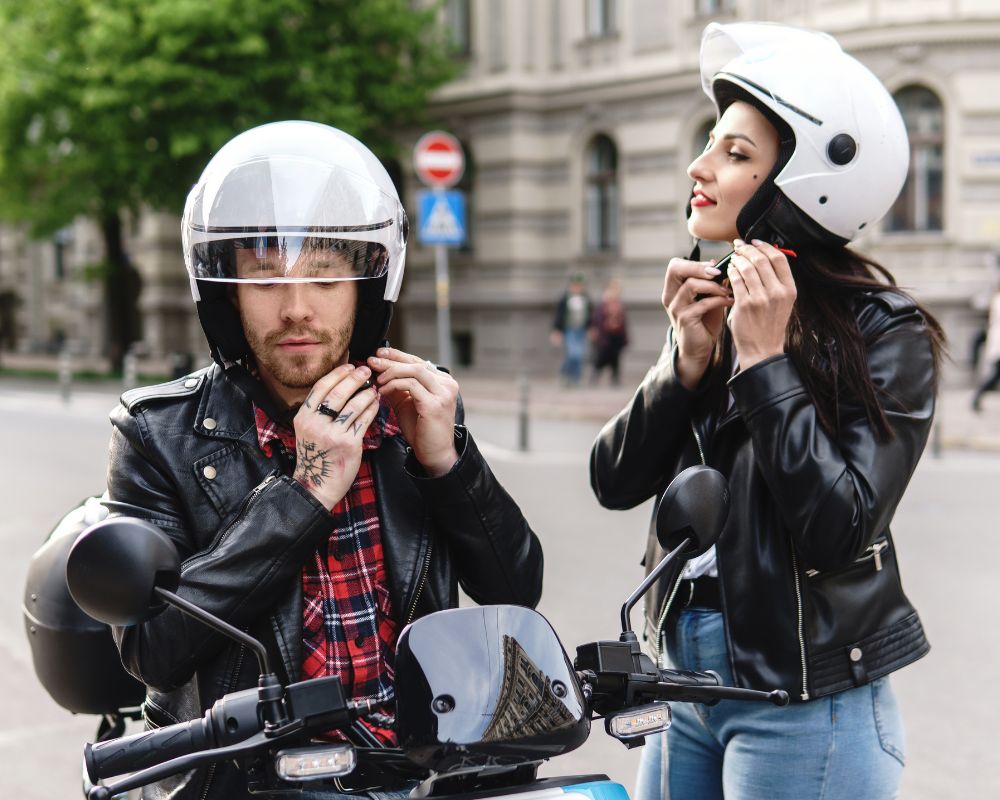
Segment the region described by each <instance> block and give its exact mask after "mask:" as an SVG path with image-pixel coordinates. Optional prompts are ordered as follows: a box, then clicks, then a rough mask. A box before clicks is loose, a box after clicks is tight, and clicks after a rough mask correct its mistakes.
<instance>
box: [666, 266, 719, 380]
mask: <svg viewBox="0 0 1000 800" xmlns="http://www.w3.org/2000/svg"><path fill="white" fill-rule="evenodd" d="M714 264H715V262H714V261H687V260H686V259H683V258H672V259H670V263H669V264H668V265H667V274H666V276H665V277H664V280H663V307H664V308H665V309H666V310H667V316H668V317H670V324H671V325H672V326H673V329H674V339H675V340H676V342H677V377H678V378H679V379H680V382H681V383H682V384H683V385H684V387H685V388H687V389H694V388H695V387H696V386H697V385H698V383H699V381H701V378H702V376H703V375H704V374H705V370H706V369H708V363H709V361H710V360H711V358H712V350H713V348H714V347H715V342H716V340H717V339H718V338H719V336H720V335H721V334H722V328H723V326H724V325H725V324H726V309H727V308H729V307H730V306H731V305H732V304H733V301H732V298H731V296H730V292H729V290H728V289H727V288H725V287H724V286H720V285H719V284H717V283H715V282H714V281H713V280H712V278H713V277H715V276H716V275H718V274H719V270H717V269H716V268H715V266H714Z"/></svg>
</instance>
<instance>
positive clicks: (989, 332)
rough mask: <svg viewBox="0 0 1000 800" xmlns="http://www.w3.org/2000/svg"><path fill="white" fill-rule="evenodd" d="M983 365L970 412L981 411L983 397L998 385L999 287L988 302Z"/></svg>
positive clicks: (999, 345)
mask: <svg viewBox="0 0 1000 800" xmlns="http://www.w3.org/2000/svg"><path fill="white" fill-rule="evenodd" d="M982 361H983V364H984V369H983V374H984V376H985V377H984V379H983V382H982V383H980V384H979V386H978V387H976V391H975V394H973V395H972V410H973V411H975V412H977V413H978V412H979V411H982V400H983V395H984V394H986V393H987V392H992V391H995V390H996V388H997V386H998V385H1000V286H997V288H996V290H995V291H994V292H993V299H992V300H991V301H990V314H989V322H988V323H987V326H986V341H985V343H984V344H983V349H982Z"/></svg>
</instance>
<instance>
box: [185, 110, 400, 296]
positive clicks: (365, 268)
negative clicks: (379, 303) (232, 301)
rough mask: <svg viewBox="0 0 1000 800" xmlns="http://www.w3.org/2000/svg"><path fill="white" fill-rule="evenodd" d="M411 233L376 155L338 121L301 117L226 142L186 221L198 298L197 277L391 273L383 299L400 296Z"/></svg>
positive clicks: (188, 260) (191, 198)
mask: <svg viewBox="0 0 1000 800" xmlns="http://www.w3.org/2000/svg"><path fill="white" fill-rule="evenodd" d="M406 235H407V223H406V214H405V212H404V210H403V206H402V204H401V203H400V202H399V196H398V194H397V193H396V188H395V186H394V185H393V183H392V180H391V179H390V177H389V174H388V173H387V172H386V170H385V167H383V166H382V164H381V163H380V162H379V160H378V159H377V158H376V157H375V155H374V154H373V153H372V152H371V151H370V150H369V149H368V148H367V147H365V145H364V144H362V143H361V142H360V141H358V140H357V139H355V138H354V137H353V136H350V135H349V134H347V133H344V132H343V131H341V130H338V129H336V128H332V127H330V126H328V125H321V124H319V123H315V122H304V121H296V120H292V121H285V122H274V123H270V124H267V125H261V126H259V127H257V128H252V129H250V130H248V131H245V132H244V133H241V134H240V135H238V136H236V137H235V138H234V139H232V140H230V141H229V142H228V143H226V144H225V145H224V146H223V147H222V148H221V149H220V150H219V152H218V153H216V154H215V156H214V157H213V158H212V160H211V161H210V162H209V163H208V166H206V167H205V169H204V171H203V172H202V174H201V177H200V178H199V180H198V182H197V183H196V184H195V186H194V188H192V190H191V192H190V193H189V195H188V198H187V202H186V204H185V206H184V217H183V220H182V238H183V245H184V262H185V266H186V267H187V270H188V274H189V276H190V277H191V284H192V290H193V291H194V293H195V299H196V300H197V299H198V286H197V282H198V281H212V282H228V283H232V282H236V281H254V282H267V283H271V282H276V281H331V280H364V279H368V278H385V279H386V286H385V292H384V298H383V299H384V300H387V301H389V302H395V301H396V299H397V297H398V295H399V289H400V285H401V283H402V279H403V269H404V265H405V259H406ZM275 254H278V256H276V255H275ZM334 262H336V264H334Z"/></svg>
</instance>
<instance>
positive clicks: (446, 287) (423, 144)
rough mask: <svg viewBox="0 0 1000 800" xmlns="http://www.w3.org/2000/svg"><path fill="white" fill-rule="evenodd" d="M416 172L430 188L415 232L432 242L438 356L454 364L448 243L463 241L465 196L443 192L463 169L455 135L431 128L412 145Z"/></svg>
mask: <svg viewBox="0 0 1000 800" xmlns="http://www.w3.org/2000/svg"><path fill="white" fill-rule="evenodd" d="M413 166H414V169H415V170H416V172H417V176H418V177H419V178H420V180H421V181H422V182H423V183H424V184H425V185H427V186H430V187H432V191H430V192H427V193H426V194H425V195H424V199H426V200H429V201H430V205H429V206H427V207H426V209H425V207H424V202H423V200H421V214H420V225H419V226H418V235H419V237H420V239H421V241H422V242H423V243H424V244H433V245H434V295H435V301H436V302H435V305H436V306H437V360H438V363H439V364H441V365H443V366H446V367H448V368H449V369H451V368H453V367H454V364H453V362H452V353H451V284H450V281H449V278H448V245H449V244H462V243H463V242H464V241H465V211H464V196H463V195H462V194H461V192H457V191H455V192H446V191H445V189H446V188H448V187H450V186H454V185H455V184H456V183H458V181H459V180H460V179H461V177H462V173H463V172H464V170H465V154H464V153H463V152H462V145H461V144H460V143H459V141H458V139H456V138H455V137H454V136H452V135H451V134H450V133H447V132H445V131H430V132H429V133H425V134H424V135H423V136H421V137H420V139H419V141H418V142H417V144H416V145H415V146H414V148H413Z"/></svg>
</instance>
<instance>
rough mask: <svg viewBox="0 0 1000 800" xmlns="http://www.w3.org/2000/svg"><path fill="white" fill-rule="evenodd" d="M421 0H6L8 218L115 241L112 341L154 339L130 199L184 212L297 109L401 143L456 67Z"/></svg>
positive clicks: (0, 2) (1, 98)
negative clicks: (127, 224) (209, 170)
mask: <svg viewBox="0 0 1000 800" xmlns="http://www.w3.org/2000/svg"><path fill="white" fill-rule="evenodd" d="M436 18H437V17H436V8H434V7H429V8H425V9H424V10H415V9H413V8H412V7H411V3H410V2H409V0H0V41H2V42H3V43H4V46H3V48H0V216H2V217H4V218H6V219H7V220H9V221H22V222H27V223H30V225H31V227H32V229H33V230H34V232H35V233H36V234H38V235H45V234H51V233H52V232H54V231H55V230H57V229H59V228H60V227H63V226H65V225H67V224H69V223H70V222H72V221H73V220H74V219H75V218H76V217H78V216H88V217H92V218H94V219H95V220H96V221H97V222H98V223H99V226H100V229H101V231H102V235H103V237H104V240H105V250H106V253H105V258H106V261H107V264H108V267H109V269H108V272H107V275H106V284H105V288H106V296H105V301H106V302H105V307H106V310H107V315H108V318H107V338H108V351H109V354H110V355H111V356H112V359H113V362H114V363H116V364H120V362H121V358H122V355H123V353H124V351H125V349H126V348H127V346H128V345H129V343H130V342H132V341H133V340H134V339H136V338H138V328H137V313H136V301H137V294H138V277H137V274H136V273H135V270H134V269H133V268H132V267H131V266H130V264H129V259H128V256H127V254H126V253H125V252H124V250H123V248H122V241H121V240H122V236H121V219H122V217H121V212H122V211H123V210H124V209H131V210H138V209H140V208H142V207H143V206H150V207H153V208H159V209H165V210H172V211H175V212H176V211H179V210H180V209H181V207H182V206H183V202H184V198H185V196H186V194H187V192H188V190H189V188H190V187H191V185H192V184H193V183H194V182H195V181H196V180H197V177H198V175H199V173H200V171H201V169H202V168H203V167H204V165H205V164H206V163H207V161H208V160H209V158H210V157H211V154H212V153H213V152H214V151H215V150H217V149H218V148H219V147H220V146H221V145H222V144H224V143H225V142H226V141H228V140H229V139H230V138H232V137H233V136H234V135H235V134H237V133H239V132H240V131H243V130H246V129H248V128H251V127H253V126H255V125H259V124H263V123H265V122H273V121H275V120H281V119H309V120H314V121H317V122H325V123H327V124H330V125H334V126H336V127H338V128H341V129H343V130H346V131H348V132H350V133H353V134H354V135H355V136H357V137H358V138H360V139H361V140H362V141H364V142H365V143H366V144H368V145H369V146H370V147H371V148H372V149H373V150H375V152H376V153H378V154H380V155H382V156H383V157H385V156H388V155H391V153H392V149H393V145H394V141H393V134H394V132H395V131H398V130H399V129H400V128H401V127H403V126H405V125H411V124H414V123H415V122H416V121H418V118H419V116H420V112H421V111H422V109H423V108H424V106H425V104H426V102H427V97H428V94H429V93H430V91H432V90H433V89H434V88H435V87H436V86H437V85H438V84H440V83H441V82H442V81H444V80H446V79H447V78H448V77H449V76H450V75H451V74H452V70H453V62H452V60H451V59H450V58H449V55H448V50H449V47H448V45H447V44H446V37H445V36H444V34H443V32H442V31H441V30H440V29H439V28H438V27H437V25H436V22H435V21H436Z"/></svg>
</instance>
